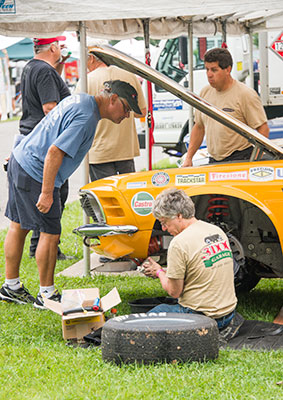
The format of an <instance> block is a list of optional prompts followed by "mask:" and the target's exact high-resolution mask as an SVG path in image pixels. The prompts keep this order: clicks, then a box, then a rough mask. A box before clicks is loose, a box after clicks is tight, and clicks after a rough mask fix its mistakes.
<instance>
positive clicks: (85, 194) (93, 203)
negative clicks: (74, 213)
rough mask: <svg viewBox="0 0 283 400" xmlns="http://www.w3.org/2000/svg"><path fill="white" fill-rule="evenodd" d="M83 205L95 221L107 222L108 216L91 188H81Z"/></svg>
mask: <svg viewBox="0 0 283 400" xmlns="http://www.w3.org/2000/svg"><path fill="white" fill-rule="evenodd" d="M79 195H80V202H81V206H82V208H83V210H84V212H85V213H86V215H87V216H88V217H91V218H92V219H93V221H94V222H98V223H100V224H101V223H106V217H105V214H104V211H103V208H102V206H101V204H100V202H99V200H98V198H97V196H96V195H95V194H94V193H93V192H91V191H89V190H85V189H83V190H80V191H79Z"/></svg>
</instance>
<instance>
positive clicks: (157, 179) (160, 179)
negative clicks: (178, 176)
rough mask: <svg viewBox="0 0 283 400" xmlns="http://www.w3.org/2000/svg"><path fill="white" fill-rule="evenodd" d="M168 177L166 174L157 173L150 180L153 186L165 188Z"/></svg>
mask: <svg viewBox="0 0 283 400" xmlns="http://www.w3.org/2000/svg"><path fill="white" fill-rule="evenodd" d="M169 180H170V177H169V175H168V174H167V172H163V171H162V172H157V173H156V174H154V175H153V176H152V178H151V182H152V184H153V185H154V186H165V185H167V183H169Z"/></svg>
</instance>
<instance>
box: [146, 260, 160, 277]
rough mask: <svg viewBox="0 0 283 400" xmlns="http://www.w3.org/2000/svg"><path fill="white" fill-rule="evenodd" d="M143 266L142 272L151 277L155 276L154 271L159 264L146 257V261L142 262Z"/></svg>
mask: <svg viewBox="0 0 283 400" xmlns="http://www.w3.org/2000/svg"><path fill="white" fill-rule="evenodd" d="M142 266H143V267H144V270H145V272H144V274H145V275H146V276H150V277H151V278H157V276H156V272H157V271H158V270H159V269H160V268H161V266H160V265H159V264H158V263H157V262H155V261H154V260H153V259H152V258H150V257H148V258H147V259H146V261H145V262H144V263H143V264H142Z"/></svg>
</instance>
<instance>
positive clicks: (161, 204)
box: [143, 188, 237, 330]
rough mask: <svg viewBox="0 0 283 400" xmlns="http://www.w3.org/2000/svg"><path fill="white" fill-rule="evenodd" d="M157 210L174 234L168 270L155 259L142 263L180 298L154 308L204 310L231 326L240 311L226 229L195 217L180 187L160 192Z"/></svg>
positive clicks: (152, 275) (170, 246)
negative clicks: (174, 301) (176, 302)
mask: <svg viewBox="0 0 283 400" xmlns="http://www.w3.org/2000/svg"><path fill="white" fill-rule="evenodd" d="M153 215H154V217H155V218H157V219H158V220H159V221H160V223H161V226H162V229H163V230H167V231H168V232H169V233H170V234H171V235H173V236H174V238H173V239H172V241H171V243H170V245H169V249H168V256H167V271H166V272H165V271H164V270H163V269H162V268H161V266H160V265H159V264H157V263H156V262H155V261H153V259H151V258H148V259H147V261H146V262H145V263H144V264H143V266H144V269H145V274H146V275H147V276H151V277H153V278H155V277H158V278H159V279H160V283H161V285H162V287H163V289H164V290H166V292H167V293H168V294H169V295H170V296H172V297H174V298H178V304H176V305H168V304H161V305H158V306H156V307H154V308H153V309H152V310H151V311H150V312H156V313H157V312H179V313H197V314H203V315H206V316H208V317H211V318H213V319H215V320H216V322H217V325H218V328H219V329H220V330H223V329H224V328H226V327H228V326H229V325H230V324H231V323H232V320H233V318H234V317H235V308H236V305H237V298H236V295H235V288H234V272H233V255H232V251H231V248H230V244H229V240H228V238H227V236H226V234H225V233H224V231H223V230H222V229H220V228H219V227H218V226H216V225H212V224H209V223H207V222H204V221H200V220H197V219H196V218H195V207H194V204H193V202H192V200H191V198H190V197H189V196H187V195H186V193H185V192H184V191H183V190H180V189H175V188H172V189H167V190H165V191H163V192H162V193H161V194H160V195H159V196H157V198H156V200H155V202H154V206H153Z"/></svg>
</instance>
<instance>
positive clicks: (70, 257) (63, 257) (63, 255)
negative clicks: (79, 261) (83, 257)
mask: <svg viewBox="0 0 283 400" xmlns="http://www.w3.org/2000/svg"><path fill="white" fill-rule="evenodd" d="M75 258H76V257H74V256H67V255H66V254H64V253H61V252H60V253H59V252H58V254H57V260H59V261H64V260H73V259H75Z"/></svg>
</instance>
